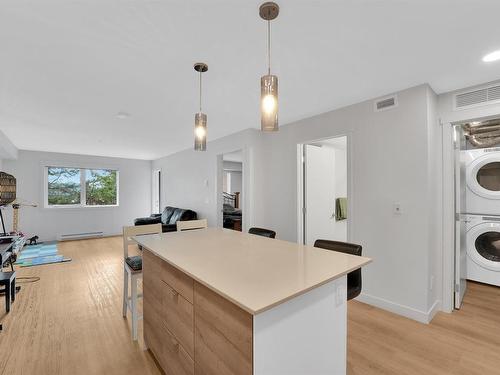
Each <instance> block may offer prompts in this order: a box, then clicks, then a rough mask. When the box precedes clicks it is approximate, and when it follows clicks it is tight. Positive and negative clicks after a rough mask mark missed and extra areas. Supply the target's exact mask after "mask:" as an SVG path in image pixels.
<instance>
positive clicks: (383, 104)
mask: <svg viewBox="0 0 500 375" xmlns="http://www.w3.org/2000/svg"><path fill="white" fill-rule="evenodd" d="M397 105H398V97H397V96H396V95H393V96H388V97H385V98H382V99H378V100H376V101H375V103H374V109H375V112H380V111H386V110H388V109H391V108H394V107H396V106H397Z"/></svg>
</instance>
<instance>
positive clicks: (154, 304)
mask: <svg viewBox="0 0 500 375" xmlns="http://www.w3.org/2000/svg"><path fill="white" fill-rule="evenodd" d="M142 268H143V274H142V277H143V297H144V301H143V309H144V311H143V315H144V319H145V320H146V319H149V318H150V315H151V314H153V313H154V314H155V315H156V316H154V317H151V319H153V320H155V321H156V320H157V319H159V317H161V315H162V311H163V304H162V300H163V293H164V291H163V286H164V285H165V283H164V282H163V281H161V279H160V275H161V265H160V264H158V258H156V257H155V256H154V255H153V254H151V253H150V252H148V251H145V252H144V256H143V259H142Z"/></svg>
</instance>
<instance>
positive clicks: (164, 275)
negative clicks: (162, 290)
mask: <svg viewBox="0 0 500 375" xmlns="http://www.w3.org/2000/svg"><path fill="white" fill-rule="evenodd" d="M158 261H160V262H161V268H162V272H161V279H162V280H163V281H165V282H166V283H167V284H168V285H170V286H171V287H172V288H173V289H174V290H175V291H176V292H178V293H179V294H180V295H181V296H183V297H184V298H185V299H187V300H188V301H189V302H190V303H193V279H192V278H190V277H189V276H188V275H186V274H185V273H183V272H181V271H179V270H178V269H177V268H175V267H174V266H171V265H170V264H168V263H167V262H165V261H164V260H163V259H160V258H158Z"/></svg>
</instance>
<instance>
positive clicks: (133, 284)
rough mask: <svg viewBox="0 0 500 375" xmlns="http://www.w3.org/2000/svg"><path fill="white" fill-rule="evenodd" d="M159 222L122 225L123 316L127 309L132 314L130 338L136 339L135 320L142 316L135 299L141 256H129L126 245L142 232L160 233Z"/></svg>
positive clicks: (125, 314) (137, 294) (138, 296)
mask: <svg viewBox="0 0 500 375" xmlns="http://www.w3.org/2000/svg"><path fill="white" fill-rule="evenodd" d="M160 233H161V224H150V225H138V226H132V227H123V317H124V318H126V317H127V309H130V313H131V314H132V339H133V340H134V341H136V340H137V322H138V320H139V319H141V318H142V316H139V315H138V311H137V300H138V298H140V297H142V294H139V293H138V292H137V281H139V279H140V278H142V257H141V256H140V255H135V256H129V255H128V246H129V245H131V244H136V242H135V241H133V240H132V238H131V237H133V236H140V235H144V234H160ZM129 279H130V297H129V296H128V284H129Z"/></svg>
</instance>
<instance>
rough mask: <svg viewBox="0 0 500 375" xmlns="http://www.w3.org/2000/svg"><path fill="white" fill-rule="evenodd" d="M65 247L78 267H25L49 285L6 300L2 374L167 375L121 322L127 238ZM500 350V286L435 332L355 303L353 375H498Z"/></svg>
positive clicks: (441, 319) (482, 292) (473, 293)
mask: <svg viewBox="0 0 500 375" xmlns="http://www.w3.org/2000/svg"><path fill="white" fill-rule="evenodd" d="M59 248H60V252H61V253H63V254H64V255H66V256H68V257H71V258H73V261H72V262H70V263H64V264H55V265H45V266H38V267H33V268H24V269H19V270H18V276H40V277H41V280H40V281H39V282H38V283H35V284H21V285H22V290H21V292H20V293H19V294H18V295H17V300H16V302H15V303H14V304H13V306H12V310H11V313H10V314H8V315H4V305H3V302H2V301H0V320H1V321H2V323H3V324H4V331H3V332H0V374H2V375H17V374H23V375H24V374H26V375H32V374H37V375H45V374H47V375H60V374H64V375H66V374H68V375H73V374H76V375H79V374H82V375H83V374H110V375H111V374H141V375H142V374H146V375H150V374H160V371H159V370H158V368H157V367H156V364H155V363H154V361H153V359H152V357H151V356H150V354H149V353H148V352H147V351H144V344H143V342H142V339H140V341H139V342H138V343H134V342H132V340H131V337H130V325H129V320H124V319H122V317H121V296H122V277H123V271H122V247H121V238H119V237H114V238H106V239H96V240H85V241H74V242H64V243H60V244H59ZM141 326H142V324H141ZM139 336H140V337H142V328H141V329H140V330H139ZM499 353H500V288H495V287H489V286H485V285H481V284H474V283H469V291H468V293H467V295H466V298H465V301H464V306H463V309H462V310H460V311H459V312H456V313H453V314H444V313H439V314H438V315H437V316H436V318H435V319H434V320H433V322H432V323H431V324H430V325H424V324H420V323H417V322H414V321H411V320H408V319H405V318H402V317H399V316H397V315H394V314H391V313H388V312H385V311H383V310H380V309H377V308H374V307H371V306H368V305H365V304H362V303H359V302H350V303H349V338H348V374H349V375H366V374H398V375H402V374H408V375H412V374H419V375H420V374H428V375H433V374H436V375H437V374H453V375H461V374H467V375H475V374H478V375H479V374H481V375H484V374H500V354H499ZM304 375H309V374H304Z"/></svg>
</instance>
